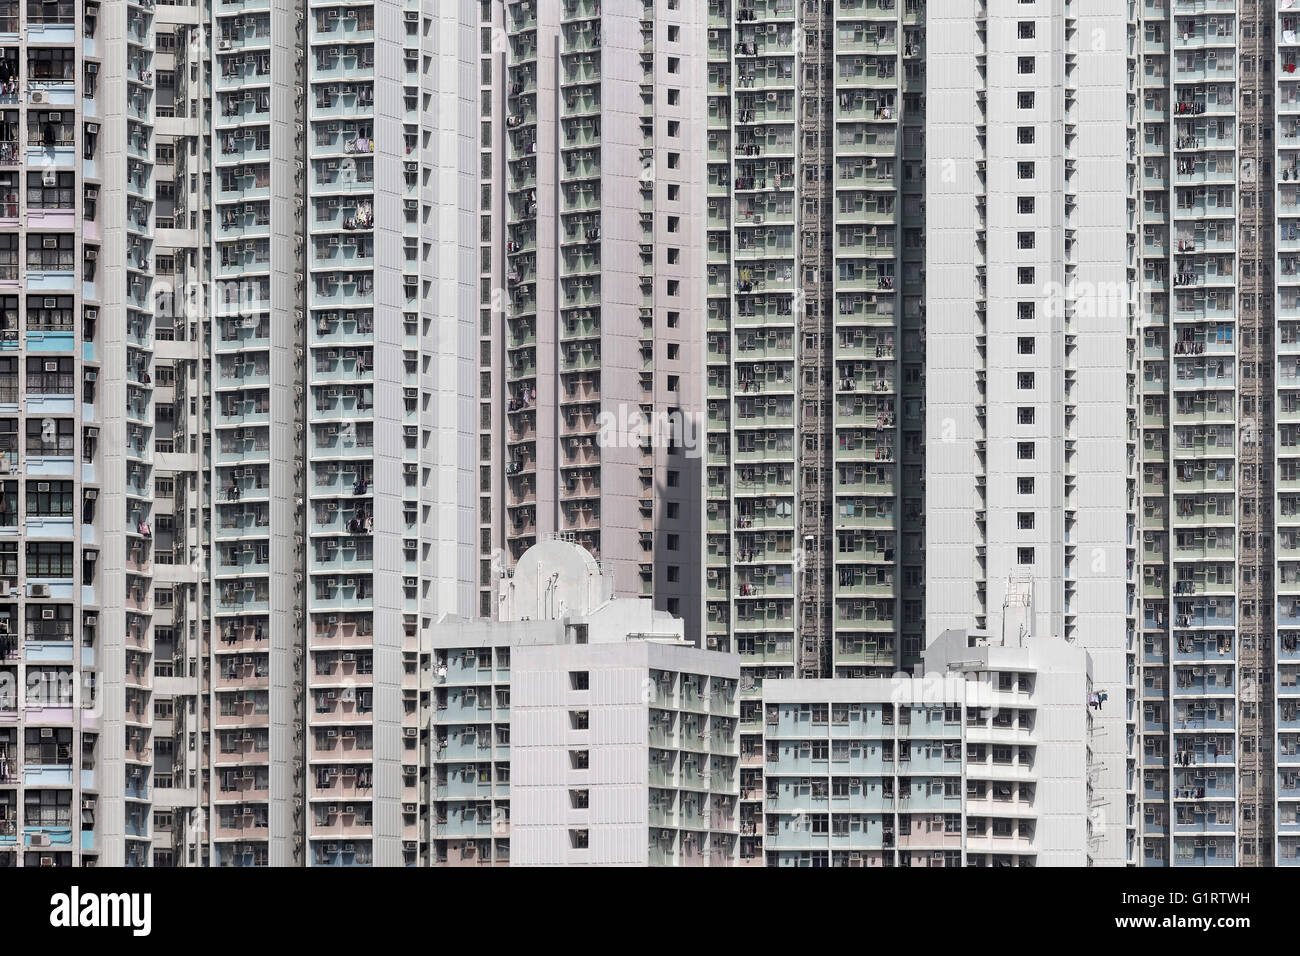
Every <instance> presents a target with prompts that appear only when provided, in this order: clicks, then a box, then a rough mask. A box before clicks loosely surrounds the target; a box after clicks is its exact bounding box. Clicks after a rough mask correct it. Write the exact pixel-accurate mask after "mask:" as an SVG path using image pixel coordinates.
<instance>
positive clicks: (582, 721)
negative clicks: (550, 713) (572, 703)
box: [569, 710, 591, 730]
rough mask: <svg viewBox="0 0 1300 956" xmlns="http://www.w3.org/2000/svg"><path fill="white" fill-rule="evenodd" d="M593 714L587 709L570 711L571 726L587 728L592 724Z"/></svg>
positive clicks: (574, 728)
mask: <svg viewBox="0 0 1300 956" xmlns="http://www.w3.org/2000/svg"><path fill="white" fill-rule="evenodd" d="M590 721H591V715H590V713H589V712H588V711H585V710H571V711H569V727H570V728H572V729H573V730H586V729H587V728H588V727H589V726H590Z"/></svg>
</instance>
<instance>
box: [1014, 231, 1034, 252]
mask: <svg viewBox="0 0 1300 956" xmlns="http://www.w3.org/2000/svg"><path fill="white" fill-rule="evenodd" d="M1016 246H1017V247H1018V248H1020V249H1032V248H1034V234H1033V233H1032V232H1018V233H1016Z"/></svg>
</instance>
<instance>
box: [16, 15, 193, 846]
mask: <svg viewBox="0 0 1300 956" xmlns="http://www.w3.org/2000/svg"><path fill="white" fill-rule="evenodd" d="M197 23H198V17H197V10H196V8H193V7H186V6H183V5H181V6H168V7H164V8H162V9H161V10H156V9H155V8H154V4H153V3H152V2H141V3H135V2H124V3H112V4H100V3H96V2H80V0H57V2H49V3H46V2H18V0H8V2H4V3H0V865H4V866H14V865H20V866H73V865H92V864H99V865H117V866H120V865H128V866H145V865H163V866H169V865H177V864H181V863H200V862H203V859H204V843H205V841H206V835H207V831H206V826H205V814H204V812H203V809H204V804H205V801H206V783H207V779H206V775H205V771H204V766H205V764H204V757H205V752H206V751H205V744H206V720H207V714H206V709H205V698H204V696H203V690H204V688H203V684H202V679H203V676H204V674H203V655H204V653H205V642H204V639H205V636H206V634H205V628H204V624H203V621H204V608H205V602H206V595H205V588H204V580H205V579H204V574H203V572H204V562H203V548H204V545H205V542H206V539H207V534H208V532H207V528H206V518H207V511H206V501H207V487H206V482H205V479H204V473H205V470H206V463H205V454H206V446H205V443H204V442H203V441H201V440H200V436H201V434H202V429H203V423H204V417H203V416H204V412H205V409H204V408H203V407H201V405H200V397H201V393H202V392H203V390H204V387H205V375H206V372H205V362H206V352H205V350H204V349H203V347H202V343H201V338H202V336H203V334H204V331H205V328H204V326H203V324H202V322H201V321H200V317H199V316H198V315H197V314H196V313H194V312H191V311H187V310H186V309H185V307H184V304H183V302H182V300H181V297H179V296H177V295H176V294H175V291H176V290H177V289H178V288H184V287H185V285H186V284H188V283H195V284H198V283H200V282H201V281H202V279H203V276H204V272H203V269H204V259H203V257H202V255H201V254H200V252H199V249H198V244H199V243H198V235H199V233H198V232H197V231H196V227H197V226H198V224H199V219H198V216H197V207H198V206H199V195H200V194H199V189H200V188H201V184H200V182H199V179H198V176H197V174H196V170H197V168H198V167H199V165H200V163H201V160H199V159H198V158H197V157H198V153H199V146H200V137H201V134H202V126H201V120H202V113H201V112H200V111H199V105H200V104H201V102H202V91H201V85H200V84H201V82H202V77H201V74H199V73H198V72H194V73H191V72H190V71H191V69H193V68H194V67H195V66H197V64H196V63H194V61H192V60H191V58H190V53H191V51H192V50H195V49H197V47H196V46H195V45H194V44H195V43H196V42H197V36H196V26H197Z"/></svg>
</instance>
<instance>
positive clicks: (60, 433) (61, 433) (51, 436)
mask: <svg viewBox="0 0 1300 956" xmlns="http://www.w3.org/2000/svg"><path fill="white" fill-rule="evenodd" d="M72 453H73V425H72V419H71V418H50V419H42V418H29V419H27V454H29V455H59V456H64V457H68V456H71V455H72Z"/></svg>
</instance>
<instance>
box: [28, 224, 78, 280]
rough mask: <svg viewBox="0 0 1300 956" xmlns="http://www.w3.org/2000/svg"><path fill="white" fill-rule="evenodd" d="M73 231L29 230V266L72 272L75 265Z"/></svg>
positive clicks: (31, 267) (29, 267)
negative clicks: (49, 231)
mask: <svg viewBox="0 0 1300 956" xmlns="http://www.w3.org/2000/svg"><path fill="white" fill-rule="evenodd" d="M74 252H75V250H74V243H73V238H72V233H70V232H68V233H47V232H29V233H28V234H27V268H28V269H41V270H56V271H59V272H71V271H72V270H73V269H74V267H75V258H74Z"/></svg>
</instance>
